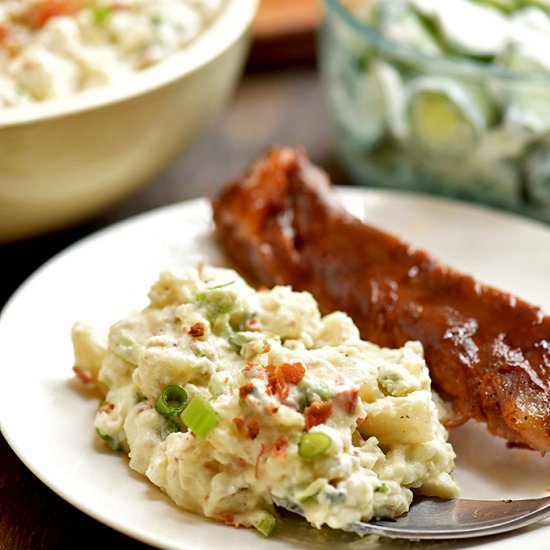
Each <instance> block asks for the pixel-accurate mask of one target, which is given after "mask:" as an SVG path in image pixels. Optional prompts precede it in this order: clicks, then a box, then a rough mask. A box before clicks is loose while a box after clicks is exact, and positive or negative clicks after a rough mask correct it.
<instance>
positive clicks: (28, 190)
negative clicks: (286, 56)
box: [0, 0, 258, 242]
mask: <svg viewBox="0 0 550 550" xmlns="http://www.w3.org/2000/svg"><path fill="white" fill-rule="evenodd" d="M257 5H258V0H226V4H225V6H224V8H223V11H222V13H220V15H219V16H218V18H217V19H216V20H215V21H214V22H213V24H212V25H211V26H210V27H209V28H208V29H207V30H206V31H205V32H204V33H203V34H202V35H200V36H199V37H198V38H197V40H196V41H195V42H193V43H192V44H191V45H190V46H189V47H187V48H186V49H184V50H182V51H180V52H178V53H176V54H174V55H172V56H171V57H169V58H168V59H166V60H165V61H163V62H161V63H159V64H157V65H155V66H153V67H151V68H148V69H146V70H144V71H142V72H140V73H137V74H136V75H135V76H132V77H131V78H128V79H127V80H124V81H122V82H120V83H115V84H111V85H106V86H103V87H98V88H94V89H91V90H87V91H84V92H80V93H78V94H75V95H73V96H71V97H69V98H66V99H61V100H51V101H48V102H44V103H38V104H33V105H25V106H24V107H14V108H4V109H0V242H2V241H4V242H5V241H9V240H14V239H18V238H22V237H27V236H31V235H36V234H39V233H42V232H45V231H49V230H53V229H56V228H60V227H63V226H67V225H69V224H71V223H75V222H77V221H79V220H82V219H84V218H86V217H89V216H91V215H92V214H94V213H96V212H98V211H99V210H101V209H102V208H104V207H106V206H107V205H109V204H110V203H112V202H114V201H116V200H118V199H120V198H122V197H123V196H124V195H126V194H128V193H129V192H130V191H132V190H133V189H135V188H137V187H138V186H139V185H141V184H143V183H145V182H146V181H147V180H150V179H151V178H152V177H153V176H154V175H155V174H157V173H159V172H160V171H161V170H162V169H163V168H165V167H166V166H167V165H168V163H169V162H170V161H171V160H172V159H173V158H174V157H176V156H177V155H179V154H181V152H182V151H183V150H184V149H185V148H186V147H187V146H188V145H189V144H190V143H191V142H192V140H193V139H194V138H195V137H196V136H197V134H198V133H199V131H200V130H201V129H202V128H203V127H204V126H205V125H206V124H207V123H208V121H209V120H210V119H211V117H212V115H213V114H214V113H215V111H216V110H217V109H218V108H219V107H220V106H221V105H222V104H223V103H224V101H225V100H226V99H228V97H229V96H230V95H231V92H232V90H233V88H234V86H235V84H236V82H237V80H238V78H239V76H240V73H241V69H242V66H243V62H244V60H245V57H246V53H247V49H248V32H247V31H248V29H249V27H250V24H251V22H252V20H253V18H254V15H255V12H256V9H257Z"/></svg>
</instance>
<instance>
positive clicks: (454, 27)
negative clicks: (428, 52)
mask: <svg viewBox="0 0 550 550" xmlns="http://www.w3.org/2000/svg"><path fill="white" fill-rule="evenodd" d="M410 2H411V4H412V6H413V7H414V8H415V9H416V10H417V12H418V13H420V14H421V15H423V16H424V17H426V18H428V19H432V20H433V22H434V23H436V26H437V28H438V29H439V32H440V34H441V39H442V40H443V41H444V42H445V44H446V45H447V46H448V48H449V49H450V50H451V51H453V52H456V53H459V54H465V55H469V56H474V57H494V56H496V55H497V54H498V53H499V52H501V51H502V49H503V48H504V46H505V45H506V43H507V40H508V36H509V27H510V23H509V21H508V18H507V17H506V16H505V15H504V14H503V13H502V12H500V11H499V10H498V9H496V8H493V7H491V6H488V5H482V4H475V3H473V2H471V1H468V0H410Z"/></svg>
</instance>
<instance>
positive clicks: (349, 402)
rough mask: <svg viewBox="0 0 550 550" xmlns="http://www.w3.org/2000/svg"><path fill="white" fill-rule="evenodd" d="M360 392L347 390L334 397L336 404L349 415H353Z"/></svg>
mask: <svg viewBox="0 0 550 550" xmlns="http://www.w3.org/2000/svg"><path fill="white" fill-rule="evenodd" d="M358 398H359V390H346V391H343V392H340V393H337V394H336V395H335V396H334V402H335V403H336V404H337V405H338V406H340V407H341V408H342V409H344V411H346V412H347V413H348V414H353V412H354V411H355V407H356V406H357V400H358Z"/></svg>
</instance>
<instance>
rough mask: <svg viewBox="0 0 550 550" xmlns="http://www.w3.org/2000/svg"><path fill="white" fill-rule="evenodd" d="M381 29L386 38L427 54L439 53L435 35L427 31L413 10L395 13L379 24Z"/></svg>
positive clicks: (439, 49)
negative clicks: (390, 18)
mask: <svg viewBox="0 0 550 550" xmlns="http://www.w3.org/2000/svg"><path fill="white" fill-rule="evenodd" d="M381 31H382V32H383V33H384V35H385V36H387V37H388V38H390V39H392V40H395V41H396V42H399V43H401V44H406V45H407V46H410V47H411V48H414V49H416V50H418V51H419V52H422V53H425V54H427V55H436V54H439V53H441V48H440V47H439V45H438V42H437V39H436V37H435V36H434V35H433V34H431V33H430V32H429V31H428V28H427V26H426V25H424V24H423V23H422V22H421V21H420V19H419V17H418V15H417V14H416V13H415V12H413V11H403V12H401V13H398V14H395V16H394V18H393V19H392V20H391V21H388V22H387V23H386V24H384V25H382V26H381Z"/></svg>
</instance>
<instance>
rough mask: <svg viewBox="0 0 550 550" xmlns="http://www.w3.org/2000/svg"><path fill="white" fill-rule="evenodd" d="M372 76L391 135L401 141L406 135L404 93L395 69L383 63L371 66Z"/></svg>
mask: <svg viewBox="0 0 550 550" xmlns="http://www.w3.org/2000/svg"><path fill="white" fill-rule="evenodd" d="M371 70H372V74H373V77H374V78H375V79H376V80H377V82H378V85H379V87H380V90H381V93H382V98H383V102H384V105H383V109H384V114H385V117H386V120H387V124H388V128H389V130H390V132H391V134H392V135H393V136H394V137H396V138H399V139H402V138H403V137H404V136H405V134H406V125H405V91H404V86H403V82H402V80H401V76H400V74H399V72H398V71H397V69H395V68H394V67H393V66H392V65H390V64H388V63H385V62H384V61H380V60H376V61H374V62H373V64H372V68H371Z"/></svg>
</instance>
